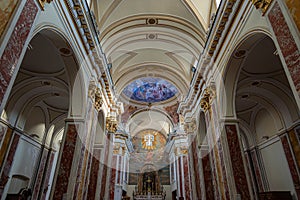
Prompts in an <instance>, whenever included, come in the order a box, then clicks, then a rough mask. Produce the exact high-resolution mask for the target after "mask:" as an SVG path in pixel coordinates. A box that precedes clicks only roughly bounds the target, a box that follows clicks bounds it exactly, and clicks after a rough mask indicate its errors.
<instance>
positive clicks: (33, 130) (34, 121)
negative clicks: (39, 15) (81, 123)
mask: <svg viewBox="0 0 300 200" xmlns="http://www.w3.org/2000/svg"><path fill="white" fill-rule="evenodd" d="M76 71H78V64H77V62H76V58H75V55H74V52H73V50H72V49H71V47H70V45H69V43H68V42H67V41H66V40H65V38H64V37H63V36H62V35H61V34H60V33H58V32H57V31H55V30H52V29H51V30H50V29H43V30H41V31H39V32H38V33H36V34H35V35H34V36H33V38H32V39H31V41H30V43H29V45H28V47H27V50H26V53H25V56H24V58H23V60H22V63H21V66H20V69H19V71H18V74H17V76H16V79H15V81H14V84H13V87H12V89H11V92H10V95H9V98H8V101H7V102H8V103H7V105H6V107H5V109H4V111H3V113H2V119H4V120H5V121H6V122H7V123H8V124H10V125H11V126H12V127H14V129H13V137H14V138H16V139H17V140H16V146H15V148H16V149H15V155H14V159H13V162H12V165H11V169H10V174H9V177H12V178H9V179H8V180H7V183H6V185H5V189H4V195H3V197H4V198H5V197H6V195H7V194H9V195H16V192H17V191H20V190H22V189H24V188H25V189H27V188H29V189H31V192H32V195H31V198H32V199H48V198H49V194H50V191H51V187H52V183H53V177H54V173H55V166H56V164H57V160H58V155H59V151H60V144H61V141H62V138H63V133H64V127H65V119H66V118H68V116H69V115H71V111H70V105H71V91H72V87H73V86H72V83H73V80H74V78H75V77H73V75H74V72H76ZM24 166H26V167H24ZM21 176H22V177H27V179H26V184H25V183H24V184H23V182H22V184H21V182H20V181H19V180H18V179H15V178H14V177H21ZM9 195H8V196H7V198H9Z"/></svg>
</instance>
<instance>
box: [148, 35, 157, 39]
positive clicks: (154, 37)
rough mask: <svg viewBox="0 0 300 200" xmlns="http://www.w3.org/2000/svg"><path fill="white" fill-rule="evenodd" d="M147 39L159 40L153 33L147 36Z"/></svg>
mask: <svg viewBox="0 0 300 200" xmlns="http://www.w3.org/2000/svg"><path fill="white" fill-rule="evenodd" d="M147 39H150V40H154V39H157V35H156V34H153V33H150V34H148V35H147Z"/></svg>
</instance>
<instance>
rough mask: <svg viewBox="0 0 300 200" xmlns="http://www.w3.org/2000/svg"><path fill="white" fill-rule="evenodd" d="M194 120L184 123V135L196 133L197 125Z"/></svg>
mask: <svg viewBox="0 0 300 200" xmlns="http://www.w3.org/2000/svg"><path fill="white" fill-rule="evenodd" d="M196 124H197V123H196V120H195V119H193V120H192V121H190V122H186V123H185V124H184V131H185V133H194V132H195V131H196V128H197V125H196Z"/></svg>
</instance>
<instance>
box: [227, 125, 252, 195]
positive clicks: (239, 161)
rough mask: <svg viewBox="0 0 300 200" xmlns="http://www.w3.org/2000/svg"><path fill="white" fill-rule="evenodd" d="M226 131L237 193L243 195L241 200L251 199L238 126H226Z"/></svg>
mask: <svg viewBox="0 0 300 200" xmlns="http://www.w3.org/2000/svg"><path fill="white" fill-rule="evenodd" d="M225 131H226V136H227V142H228V147H229V154H230V160H231V166H232V172H233V176H234V181H235V187H236V190H237V193H238V194H240V195H241V199H243V200H246V199H250V193H249V188H248V183H247V177H246V172H245V168H244V162H243V157H242V152H241V148H240V143H239V138H238V133H237V128H236V125H225Z"/></svg>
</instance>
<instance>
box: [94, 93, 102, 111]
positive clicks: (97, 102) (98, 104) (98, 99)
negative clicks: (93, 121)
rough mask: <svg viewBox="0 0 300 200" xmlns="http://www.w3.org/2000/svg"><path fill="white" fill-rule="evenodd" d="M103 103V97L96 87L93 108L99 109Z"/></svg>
mask: <svg viewBox="0 0 300 200" xmlns="http://www.w3.org/2000/svg"><path fill="white" fill-rule="evenodd" d="M102 104H103V98H102V96H101V93H100V89H99V88H97V90H96V93H95V108H96V109H97V110H98V111H99V110H100V109H101V107H102Z"/></svg>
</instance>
